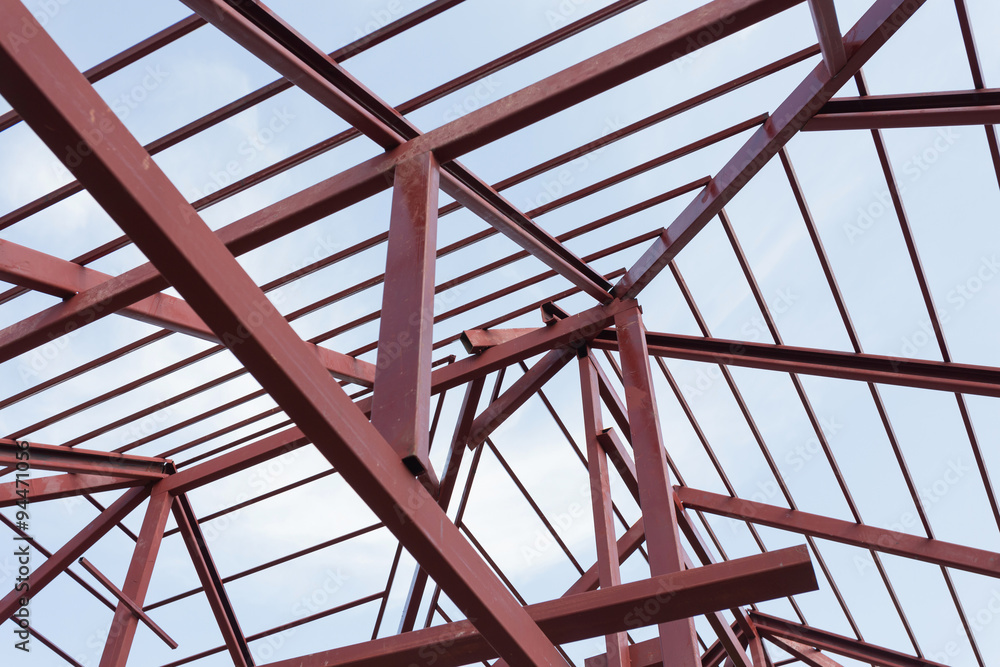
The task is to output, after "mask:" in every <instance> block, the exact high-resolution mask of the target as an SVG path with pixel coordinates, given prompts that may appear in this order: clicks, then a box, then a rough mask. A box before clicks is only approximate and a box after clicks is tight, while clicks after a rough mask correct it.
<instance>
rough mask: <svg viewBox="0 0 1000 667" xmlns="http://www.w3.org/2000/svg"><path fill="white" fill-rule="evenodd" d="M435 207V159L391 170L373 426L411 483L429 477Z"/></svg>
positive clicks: (423, 157) (424, 158) (422, 157)
mask: <svg viewBox="0 0 1000 667" xmlns="http://www.w3.org/2000/svg"><path fill="white" fill-rule="evenodd" d="M437 201H438V164H437V161H436V160H435V159H434V156H433V155H431V154H430V153H425V154H424V155H420V156H417V157H415V158H413V159H412V160H410V161H409V162H404V163H401V164H400V165H399V166H397V167H396V174H395V180H394V183H393V194H392V212H391V215H390V219H389V247H388V249H387V251H386V262H385V286H384V288H383V290H382V310H381V313H382V316H381V317H380V318H379V334H378V341H379V344H378V358H377V361H376V364H375V388H374V391H373V393H372V411H371V422H372V425H373V426H374V427H375V428H376V429H377V430H378V431H379V433H381V434H382V437H383V438H385V440H386V442H388V443H389V444H390V445H391V446H392V448H393V449H394V450H396V453H397V454H399V457H400V458H401V459H402V461H403V463H404V464H405V465H406V467H407V468H408V469H409V470H410V472H412V473H413V474H414V475H420V474H423V473H425V472H428V471H430V470H432V468H431V462H430V458H429V456H430V402H431V345H432V344H433V342H434V341H433V336H434V333H433V322H434V263H435V249H436V247H437V209H438V205H437Z"/></svg>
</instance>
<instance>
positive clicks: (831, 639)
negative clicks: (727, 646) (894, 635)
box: [750, 611, 944, 667]
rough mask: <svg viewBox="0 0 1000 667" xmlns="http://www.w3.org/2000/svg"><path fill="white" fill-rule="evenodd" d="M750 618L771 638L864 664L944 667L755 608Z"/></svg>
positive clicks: (881, 666) (891, 666) (883, 666)
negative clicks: (758, 610)
mask: <svg viewBox="0 0 1000 667" xmlns="http://www.w3.org/2000/svg"><path fill="white" fill-rule="evenodd" d="M750 620H751V621H753V624H754V627H756V628H757V629H758V630H759V631H760V633H761V634H762V635H763V636H764V637H767V638H768V639H770V638H771V637H781V638H785V639H791V640H793V641H796V642H801V643H803V644H806V645H808V646H811V647H814V648H818V649H822V650H824V651H829V652H830V653H836V654H837V655H842V656H844V657H847V658H851V659H852V660H857V661H858V662H861V663H870V664H877V665H879V666H880V667H944V665H942V664H941V663H938V662H932V661H930V660H925V659H923V658H916V657H914V656H910V655H906V654H905V653H900V652H898V651H893V650H891V649H887V648H883V647H881V646H876V645H874V644H869V643H867V642H863V641H861V640H858V639H851V638H849V637H844V636H842V635H837V634H834V633H832V632H827V631H825V630H818V629H816V628H811V627H808V626H805V625H801V624H799V623H792V622H791V621H786V620H784V619H781V618H777V617H775V616H768V615H767V614H761V613H759V612H755V611H751V612H750Z"/></svg>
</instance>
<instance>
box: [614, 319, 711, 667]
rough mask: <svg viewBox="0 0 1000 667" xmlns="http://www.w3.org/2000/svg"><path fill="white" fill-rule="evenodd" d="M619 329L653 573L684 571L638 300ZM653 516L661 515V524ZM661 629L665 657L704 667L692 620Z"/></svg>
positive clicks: (681, 665) (617, 322)
mask: <svg viewBox="0 0 1000 667" xmlns="http://www.w3.org/2000/svg"><path fill="white" fill-rule="evenodd" d="M615 327H616V329H617V330H618V338H619V354H620V355H621V363H622V375H623V376H624V380H623V383H624V385H625V402H626V405H627V406H628V420H629V426H630V428H631V430H632V451H633V452H634V453H635V468H636V478H637V481H638V486H639V501H640V503H639V504H640V507H641V509H642V516H643V518H644V519H645V522H646V546H647V551H648V552H649V569H650V572H651V573H652V574H653V575H654V576H655V575H662V574H668V573H671V572H680V571H681V570H682V569H683V567H684V564H683V563H684V561H683V556H682V551H681V542H680V534H679V533H678V531H677V519H676V517H675V516H674V499H673V488H672V486H671V482H670V471H669V469H668V468H667V461H666V458H665V456H664V454H665V452H664V449H663V436H662V435H661V433H660V420H659V414H658V411H657V408H656V397H655V394H654V391H653V375H652V371H651V370H650V367H649V352H648V350H647V349H646V330H645V327H644V326H643V324H642V317H641V315H640V314H639V306H638V305H637V304H635V302H631V307H630V308H628V309H626V310H623V311H622V312H620V313H619V314H618V315H617V316H616V317H615ZM653 517H656V520H655V521H653V520H652V519H653ZM659 630H660V644H661V648H662V651H663V655H670V656H673V658H672V659H673V661H674V664H675V665H677V667H697V666H698V665H700V664H701V661H700V659H699V656H698V641H697V635H696V634H695V629H694V621H693V620H692V619H690V618H687V619H683V620H677V621H673V622H670V623H663V624H661V625H660V628H659Z"/></svg>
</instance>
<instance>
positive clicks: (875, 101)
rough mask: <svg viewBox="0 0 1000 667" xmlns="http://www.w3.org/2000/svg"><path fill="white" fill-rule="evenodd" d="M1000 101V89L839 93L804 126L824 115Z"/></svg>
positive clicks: (947, 107)
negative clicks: (882, 93) (868, 93)
mask: <svg viewBox="0 0 1000 667" xmlns="http://www.w3.org/2000/svg"><path fill="white" fill-rule="evenodd" d="M997 105H1000V89H998V88H983V89H981V90H954V91H950V92H943V93H915V94H897V95H864V96H862V97H835V98H834V99H832V100H830V101H829V102H827V103H826V104H824V105H823V107H822V108H821V109H820V110H819V111H818V112H817V113H816V115H815V116H813V120H810V121H809V123H807V124H806V127H804V128H803V130H810V129H812V123H813V122H815V120H816V119H817V118H819V117H820V116H835V115H840V114H854V113H872V112H880V111H931V110H934V109H957V108H976V107H990V106H997Z"/></svg>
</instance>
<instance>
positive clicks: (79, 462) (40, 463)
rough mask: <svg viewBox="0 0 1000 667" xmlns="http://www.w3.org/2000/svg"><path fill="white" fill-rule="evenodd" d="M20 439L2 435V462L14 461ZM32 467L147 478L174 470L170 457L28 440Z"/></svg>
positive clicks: (10, 463)
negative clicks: (155, 456)
mask: <svg viewBox="0 0 1000 667" xmlns="http://www.w3.org/2000/svg"><path fill="white" fill-rule="evenodd" d="M18 449H19V447H18V445H17V442H16V441H14V440H9V439H7V438H0V464H3V465H15V464H16V462H17V460H18V459H17V451H18ZM28 451H29V453H30V456H31V467H32V468H38V469H39V470H57V471H59V472H69V473H85V474H90V475H98V476H115V477H129V478H134V479H137V480H142V481H146V482H154V481H156V480H160V479H163V478H164V477H166V476H167V474H168V473H169V472H171V471H172V470H173V462H172V461H170V460H169V459H161V458H153V457H148V456H133V455H131V454H116V453H114V452H101V451H96V450H95V451H92V450H89V449H68V448H66V447H59V446H57V445H43V444H39V443H34V442H33V443H29V448H28Z"/></svg>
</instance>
